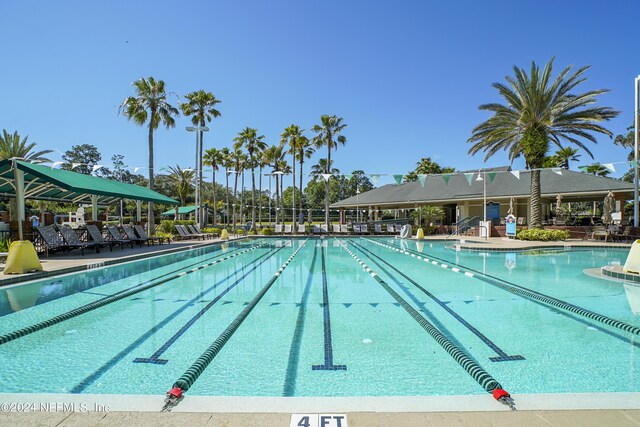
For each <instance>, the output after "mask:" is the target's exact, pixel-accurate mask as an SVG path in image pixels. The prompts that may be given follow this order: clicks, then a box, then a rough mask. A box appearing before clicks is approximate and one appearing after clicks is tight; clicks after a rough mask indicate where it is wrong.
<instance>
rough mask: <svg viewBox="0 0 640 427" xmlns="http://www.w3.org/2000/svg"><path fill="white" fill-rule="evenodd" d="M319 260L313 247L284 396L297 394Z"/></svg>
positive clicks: (294, 333) (288, 363) (283, 391)
mask: <svg viewBox="0 0 640 427" xmlns="http://www.w3.org/2000/svg"><path fill="white" fill-rule="evenodd" d="M317 259H318V246H314V247H313V259H312V260H311V266H310V267H309V275H308V276H307V283H306V284H305V286H304V291H303V292H302V298H301V300H300V303H299V307H298V317H297V318H296V328H295V330H294V331H293V338H292V339H291V347H290V349H289V361H288V362H287V374H286V376H285V378H284V387H283V390H282V395H283V396H286V397H288V396H293V395H294V394H295V392H296V378H297V376H298V365H299V362H300V346H301V345H302V335H303V333H304V320H305V316H306V314H307V305H308V302H309V291H310V290H311V285H312V284H313V271H314V270H315V267H316V260H317Z"/></svg>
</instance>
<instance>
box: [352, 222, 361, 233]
mask: <svg viewBox="0 0 640 427" xmlns="http://www.w3.org/2000/svg"><path fill="white" fill-rule="evenodd" d="M360 233H361V231H360V224H353V234H360Z"/></svg>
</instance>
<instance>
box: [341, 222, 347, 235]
mask: <svg viewBox="0 0 640 427" xmlns="http://www.w3.org/2000/svg"><path fill="white" fill-rule="evenodd" d="M340 234H349V226H347V224H342V225H341V226H340Z"/></svg>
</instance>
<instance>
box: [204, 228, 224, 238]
mask: <svg viewBox="0 0 640 427" xmlns="http://www.w3.org/2000/svg"><path fill="white" fill-rule="evenodd" d="M202 231H203V232H205V233H211V234H213V235H214V236H215V237H218V236H220V233H221V232H222V230H221V229H219V228H217V227H207V228H205V229H203V230H202Z"/></svg>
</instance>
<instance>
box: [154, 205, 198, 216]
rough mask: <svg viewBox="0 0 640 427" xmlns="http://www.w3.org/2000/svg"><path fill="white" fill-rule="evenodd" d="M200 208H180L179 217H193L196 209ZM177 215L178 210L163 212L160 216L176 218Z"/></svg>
mask: <svg viewBox="0 0 640 427" xmlns="http://www.w3.org/2000/svg"><path fill="white" fill-rule="evenodd" d="M197 208H198V207H197V206H180V207H179V208H178V215H191V214H193V213H194V212H195V211H196V209H197ZM175 214H176V209H175V208H173V209H169V210H168V211H164V212H162V213H161V214H160V215H162V216H175Z"/></svg>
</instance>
